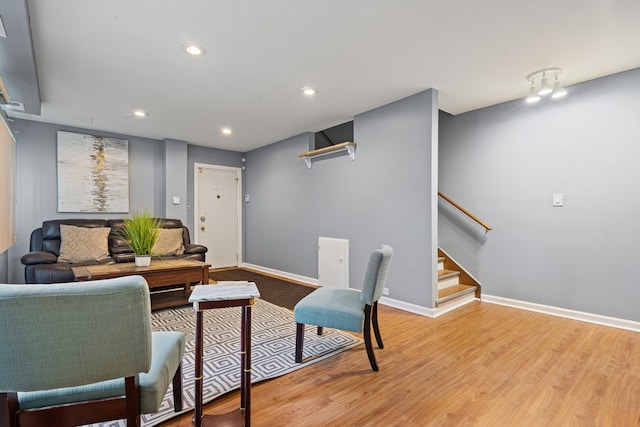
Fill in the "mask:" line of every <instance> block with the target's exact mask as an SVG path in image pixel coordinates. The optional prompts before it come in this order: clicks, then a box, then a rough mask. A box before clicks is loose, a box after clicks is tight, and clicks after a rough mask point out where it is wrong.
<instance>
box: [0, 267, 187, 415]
mask: <svg viewBox="0 0 640 427" xmlns="http://www.w3.org/2000/svg"><path fill="white" fill-rule="evenodd" d="M0 325H2V326H1V327H0V426H3V427H4V426H10V427H13V426H21V427H22V426H29V425H34V426H40V425H47V426H62V425H64V426H68V425H83V424H92V423H96V422H101V421H109V420H115V419H125V418H126V419H127V423H128V424H129V425H139V422H140V414H141V413H151V412H157V411H158V409H159V407H160V404H161V402H162V399H163V397H164V395H165V393H166V392H167V390H168V387H169V385H170V383H171V381H173V397H174V408H175V409H176V411H179V410H181V409H182V374H181V361H182V357H183V355H184V348H185V335H184V334H183V333H181V332H173V331H166V332H164V331H163V332H152V331H151V302H150V298H149V287H148V285H147V282H146V281H145V279H144V278H143V277H141V276H126V277H121V278H116V279H109V280H99V281H90V282H74V283H59V284H48V285H32V284H31V285H5V284H0ZM172 377H173V379H172Z"/></svg>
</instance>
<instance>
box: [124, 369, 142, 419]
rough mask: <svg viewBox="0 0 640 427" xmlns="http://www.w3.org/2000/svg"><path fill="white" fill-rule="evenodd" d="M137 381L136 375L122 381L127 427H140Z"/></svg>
mask: <svg viewBox="0 0 640 427" xmlns="http://www.w3.org/2000/svg"><path fill="white" fill-rule="evenodd" d="M138 381H139V379H138V375H135V376H133V377H126V378H125V379H124V388H125V394H126V406H127V426H136V427H137V426H139V425H140V386H139V382H138Z"/></svg>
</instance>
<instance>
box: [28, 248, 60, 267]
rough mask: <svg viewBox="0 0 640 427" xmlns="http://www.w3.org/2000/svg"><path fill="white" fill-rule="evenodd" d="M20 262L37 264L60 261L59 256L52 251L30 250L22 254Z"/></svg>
mask: <svg viewBox="0 0 640 427" xmlns="http://www.w3.org/2000/svg"><path fill="white" fill-rule="evenodd" d="M20 262H21V263H22V264H24V265H36V264H55V263H56V262H58V257H57V256H55V255H54V254H52V253H51V252H44V251H38V252H29V253H28V254H25V255H22V258H20Z"/></svg>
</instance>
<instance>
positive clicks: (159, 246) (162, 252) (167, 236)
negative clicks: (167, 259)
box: [151, 227, 184, 256]
mask: <svg viewBox="0 0 640 427" xmlns="http://www.w3.org/2000/svg"><path fill="white" fill-rule="evenodd" d="M151 253H152V254H153V255H155V256H169V255H182V254H183V253H184V243H183V240H182V227H180V228H161V229H160V232H159V233H158V239H157V240H156V243H155V244H154V245H153V248H152V249H151Z"/></svg>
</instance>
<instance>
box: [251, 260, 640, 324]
mask: <svg viewBox="0 0 640 427" xmlns="http://www.w3.org/2000/svg"><path fill="white" fill-rule="evenodd" d="M239 267H246V268H250V269H252V270H256V271H262V272H264V273H268V274H273V275H276V276H280V277H285V278H287V279H291V280H296V281H298V282H302V283H308V284H310V285H314V286H320V283H319V282H318V279H314V278H311V277H307V276H301V275H298V274H292V273H288V272H286V271H280V270H275V269H273V268H268V267H262V266H260V265H255V264H248V263H243V264H242V265H240V266H239ZM480 300H481V301H482V302H486V303H490V304H499V305H504V306H507V307H513V308H518V309H521V310H528V311H535V312H537V313H543V314H549V315H551V316H558V317H565V318H567V319H573V320H579V321H582V322H588V323H595V324H597V325H603V326H609V327H612V328H619V329H626V330H629V331H634V332H640V322H636V321H633V320H626V319H619V318H616V317H608V316H602V315H599V314H592V313H586V312H583V311H575V310H569V309H566V308H560V307H553V306H550V305H543V304H536V303H532V302H527V301H520V300H514V299H509V298H503V297H496V296H493V295H484V294H483V295H482V297H481V299H480ZM471 301H472V300H471ZM471 301H462V302H460V303H459V304H452V305H447V306H445V307H441V308H435V309H434V308H427V307H423V306H421V305H416V304H411V303H408V302H404V301H399V300H396V299H393V298H389V297H382V298H380V304H382V305H386V306H389V307H393V308H397V309H399V310H404V311H408V312H409V313H414V314H419V315H421V316H426V317H432V318H436V317H439V316H442V315H443V314H446V313H448V312H450V311H452V310H455V309H456V308H458V307H460V306H462V305H464V304H467V303H469V302H471Z"/></svg>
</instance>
